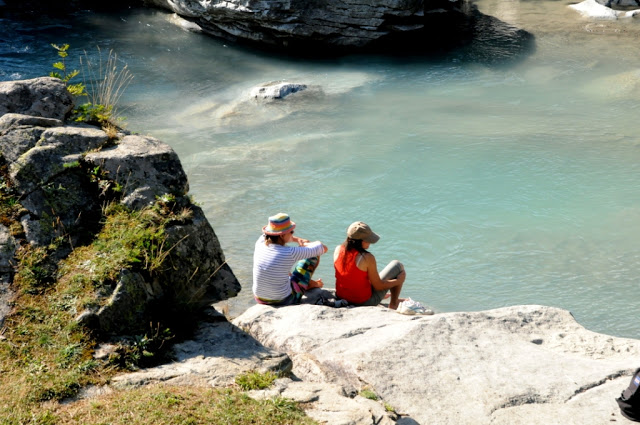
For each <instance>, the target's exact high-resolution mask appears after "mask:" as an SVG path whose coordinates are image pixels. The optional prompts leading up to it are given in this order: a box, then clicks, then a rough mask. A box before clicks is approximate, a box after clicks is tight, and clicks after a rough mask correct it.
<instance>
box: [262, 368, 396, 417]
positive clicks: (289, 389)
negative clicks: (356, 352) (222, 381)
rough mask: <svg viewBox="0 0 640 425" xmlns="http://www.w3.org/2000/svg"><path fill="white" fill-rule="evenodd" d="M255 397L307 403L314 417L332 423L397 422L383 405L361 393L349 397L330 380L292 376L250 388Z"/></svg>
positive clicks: (307, 412)
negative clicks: (259, 387) (282, 398)
mask: <svg viewBox="0 0 640 425" xmlns="http://www.w3.org/2000/svg"><path fill="white" fill-rule="evenodd" d="M249 396H250V397H252V398H255V399H258V400H259V399H270V398H273V397H276V396H280V397H285V398H288V399H291V400H294V401H296V402H298V403H303V405H305V406H308V407H307V408H306V410H305V413H306V414H307V416H309V417H311V418H312V419H314V420H316V421H318V422H320V423H326V424H332V425H351V424H372V425H373V424H376V425H391V424H395V423H396V421H395V419H396V416H395V415H394V414H393V413H390V412H387V411H386V410H385V408H384V406H382V404H380V403H378V402H376V401H373V400H369V399H367V398H364V397H361V396H355V397H350V396H349V395H347V394H346V393H345V392H344V389H343V388H342V387H341V386H339V385H336V384H331V383H330V381H328V382H325V383H313V382H300V381H292V380H291V379H281V380H279V381H276V383H275V384H274V385H273V387H271V388H268V389H266V390H259V391H250V392H249Z"/></svg>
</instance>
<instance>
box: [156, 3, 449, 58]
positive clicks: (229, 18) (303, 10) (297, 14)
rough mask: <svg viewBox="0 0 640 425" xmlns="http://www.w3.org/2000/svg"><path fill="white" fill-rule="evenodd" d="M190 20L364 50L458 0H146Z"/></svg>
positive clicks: (271, 41)
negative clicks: (363, 48)
mask: <svg viewBox="0 0 640 425" xmlns="http://www.w3.org/2000/svg"><path fill="white" fill-rule="evenodd" d="M145 3H146V4H148V5H153V6H156V7H161V8H164V9H167V10H170V11H172V12H175V13H177V14H178V15H180V16H183V17H185V18H188V19H191V20H193V21H195V23H196V24H197V25H198V26H199V27H200V28H202V31H203V32H206V33H209V34H212V35H215V36H219V37H223V38H226V39H231V40H245V41H251V42H256V43H260V44H264V45H271V46H278V47H285V48H287V47H292V46H295V45H297V44H300V43H302V44H303V45H306V46H310V45H313V44H317V45H322V46H333V47H339V48H362V47H366V46H368V45H371V44H372V43H375V42H376V41H379V40H381V39H383V38H386V37H390V36H391V37H393V36H394V35H398V34H403V35H404V34H411V33H415V32H416V31H420V30H422V29H424V27H425V25H426V24H425V15H426V14H428V13H429V11H434V10H438V11H443V10H444V9H454V8H456V7H457V6H458V5H459V2H458V1H457V0H453V1H446V0H444V1H441V0H431V1H425V0H359V1H352V0H346V1H345V0H315V1H313V2H310V1H308V0H278V1H262V0H248V1H245V0H229V1H223V0H213V1H206V2H203V1H193V0H145Z"/></svg>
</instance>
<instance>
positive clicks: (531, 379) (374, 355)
mask: <svg viewBox="0 0 640 425" xmlns="http://www.w3.org/2000/svg"><path fill="white" fill-rule="evenodd" d="M233 323H234V324H235V325H237V326H238V327H240V328H241V329H244V330H245V331H246V332H248V333H249V334H250V335H251V336H253V337H254V338H255V339H256V340H258V341H259V342H261V343H262V344H264V345H265V346H267V347H269V348H271V349H274V350H278V351H283V352H286V353H287V354H288V355H289V357H291V359H292V361H293V372H294V373H295V375H296V376H297V377H299V378H301V379H302V380H305V381H318V380H321V379H322V376H323V375H325V376H326V378H325V379H327V380H330V381H331V382H333V383H335V384H340V385H343V386H344V387H345V388H350V387H356V389H358V388H362V387H365V386H366V387H369V388H371V389H372V390H373V391H374V392H375V393H376V394H378V396H380V397H381V398H382V400H384V402H385V403H388V404H390V405H391V406H393V407H394V408H395V410H396V412H398V413H401V414H403V415H409V416H410V417H411V418H412V419H413V420H415V421H416V422H417V423H423V424H429V423H437V424H444V425H446V424H456V425H460V424H473V425H482V424H510V425H513V424H523V425H524V424H529V425H532V424H533V425H535V424H549V423H557V424H560V423H561V424H581V425H590V424H593V425H596V424H597V425H601V424H603V423H610V422H611V421H624V418H622V417H621V415H620V413H619V410H618V406H617V404H616V403H615V397H617V396H619V395H620V392H621V391H622V390H623V389H624V388H625V387H626V386H627V385H628V382H629V376H630V374H631V372H632V371H633V369H634V368H636V367H638V364H637V362H638V357H639V355H640V341H638V340H631V339H624V338H615V337H611V336H607V335H603V334H598V333H594V332H591V331H589V330H587V329H585V328H584V327H582V326H581V325H579V324H578V323H577V322H576V321H575V320H574V318H573V316H572V315H571V314H570V313H569V312H568V311H566V310H561V309H557V308H552V307H543V306H514V307H506V308H500V309H495V310H488V311H483V312H472V313H442V314H436V315H434V316H404V315H401V314H398V313H396V312H394V311H392V310H388V309H384V308H380V307H359V308H349V309H345V308H331V307H325V306H316V305H299V306H292V307H286V308H280V309H276V308H273V307H269V306H263V305H256V306H254V307H251V308H250V309H249V310H247V311H246V312H245V313H243V314H242V315H241V316H239V317H238V318H236V319H235V320H234V321H233Z"/></svg>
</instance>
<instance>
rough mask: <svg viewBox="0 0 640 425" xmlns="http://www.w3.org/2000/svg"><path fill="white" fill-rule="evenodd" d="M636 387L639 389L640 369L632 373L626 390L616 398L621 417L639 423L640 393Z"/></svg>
mask: <svg viewBox="0 0 640 425" xmlns="http://www.w3.org/2000/svg"><path fill="white" fill-rule="evenodd" d="M638 387H640V369H637V370H636V371H635V372H634V373H633V377H632V378H631V382H630V383H629V386H628V387H627V389H626V390H624V391H623V392H622V394H620V397H618V398H616V401H617V402H618V406H620V413H622V416H624V417H625V418H627V419H629V420H631V421H634V422H640V391H638Z"/></svg>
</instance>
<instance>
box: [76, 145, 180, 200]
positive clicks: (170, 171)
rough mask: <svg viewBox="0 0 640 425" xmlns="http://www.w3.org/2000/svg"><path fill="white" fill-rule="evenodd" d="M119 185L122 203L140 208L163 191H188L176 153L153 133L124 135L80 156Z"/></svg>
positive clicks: (163, 192)
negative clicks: (154, 136)
mask: <svg viewBox="0 0 640 425" xmlns="http://www.w3.org/2000/svg"><path fill="white" fill-rule="evenodd" d="M84 159H85V161H87V162H88V163H89V164H91V166H94V167H95V166H98V167H100V169H101V170H102V172H104V173H107V175H108V178H109V179H110V180H112V181H114V182H115V183H117V184H118V185H120V186H122V188H123V195H124V198H123V200H122V203H123V204H125V205H126V206H128V207H131V208H136V209H139V208H142V207H144V206H146V205H149V204H152V203H153V202H155V200H156V197H159V196H162V195H164V194H172V195H177V196H182V195H185V194H186V193H187V192H188V191H189V183H188V180H187V176H186V174H185V173H184V170H183V168H182V164H181V163H180V159H179V158H178V155H177V154H176V153H175V151H174V150H173V149H171V147H170V146H169V145H167V144H166V143H163V142H161V141H159V140H157V139H154V138H153V137H145V136H138V135H128V136H125V137H124V138H123V139H122V140H120V141H119V143H118V144H117V145H116V146H114V147H110V148H106V149H103V150H101V151H98V152H90V153H88V154H87V155H86V156H85V157H84Z"/></svg>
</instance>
